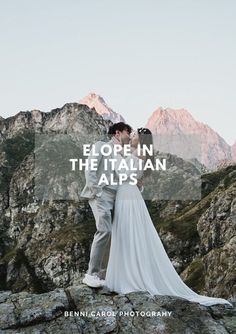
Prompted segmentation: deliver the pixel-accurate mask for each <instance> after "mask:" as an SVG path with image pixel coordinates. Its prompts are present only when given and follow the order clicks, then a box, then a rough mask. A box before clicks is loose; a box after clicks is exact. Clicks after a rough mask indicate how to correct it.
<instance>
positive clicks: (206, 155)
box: [146, 107, 231, 168]
mask: <svg viewBox="0 0 236 334" xmlns="http://www.w3.org/2000/svg"><path fill="white" fill-rule="evenodd" d="M146 127H147V128H149V129H150V130H151V131H152V133H153V134H154V135H161V136H162V137H163V138H169V137H168V136H170V135H171V136H177V137H175V138H180V140H181V139H182V138H186V135H187V136H188V135H190V134H191V135H195V136H196V139H197V138H198V140H197V141H199V144H200V146H201V147H200V151H201V152H200V153H201V157H200V158H199V159H200V162H201V163H203V164H204V165H205V166H207V167H209V168H214V167H215V165H216V163H217V161H219V160H230V159H231V148H230V147H229V145H228V144H227V143H226V142H225V141H224V139H223V138H222V137H220V135H219V134H218V133H217V132H215V131H214V130H213V129H211V128H210V127H209V126H208V125H207V124H205V123H201V122H199V121H197V120H195V119H194V118H193V116H192V115H191V114H190V113H189V112H188V111H187V110H186V109H184V108H181V109H172V108H165V109H164V108H162V107H159V108H157V109H156V110H155V111H154V112H153V113H152V115H151V117H150V118H149V119H148V122H147V124H146ZM165 136H166V137H165ZM189 138H191V137H189ZM163 140H164V139H163ZM184 140H185V139H183V140H182V145H183V147H182V149H184V147H185V145H184ZM159 141H160V139H159ZM157 144H158V143H157ZM173 144H174V142H173ZM158 145H159V144H158ZM170 153H172V152H170Z"/></svg>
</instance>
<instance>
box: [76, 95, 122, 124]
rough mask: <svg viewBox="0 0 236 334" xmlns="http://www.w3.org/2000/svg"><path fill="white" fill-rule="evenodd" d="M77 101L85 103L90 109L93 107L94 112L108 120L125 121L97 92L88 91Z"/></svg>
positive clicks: (114, 121)
mask: <svg viewBox="0 0 236 334" xmlns="http://www.w3.org/2000/svg"><path fill="white" fill-rule="evenodd" d="M79 103H81V104H85V105H87V106H88V107H89V108H90V109H92V108H94V109H95V110H96V112H97V113H98V114H99V115H101V116H102V117H103V118H104V119H105V120H110V121H112V122H113V123H118V122H125V120H124V118H123V117H122V116H121V115H120V114H118V113H117V112H115V111H113V110H112V109H111V108H110V107H109V106H108V105H107V104H106V102H105V100H104V99H103V97H101V96H100V95H98V94H95V93H90V94H89V95H87V96H85V97H84V98H82V99H81V100H80V101H79Z"/></svg>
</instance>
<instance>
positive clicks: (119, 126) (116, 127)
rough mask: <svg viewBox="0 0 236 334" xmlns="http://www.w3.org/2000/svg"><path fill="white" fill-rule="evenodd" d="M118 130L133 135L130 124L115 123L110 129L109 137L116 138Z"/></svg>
mask: <svg viewBox="0 0 236 334" xmlns="http://www.w3.org/2000/svg"><path fill="white" fill-rule="evenodd" d="M116 130H118V131H124V130H127V131H128V132H129V133H131V131H132V128H131V126H130V125H129V124H126V123H124V122H119V123H115V124H113V125H111V126H110V127H109V130H108V135H110V136H114V135H115V133H116Z"/></svg>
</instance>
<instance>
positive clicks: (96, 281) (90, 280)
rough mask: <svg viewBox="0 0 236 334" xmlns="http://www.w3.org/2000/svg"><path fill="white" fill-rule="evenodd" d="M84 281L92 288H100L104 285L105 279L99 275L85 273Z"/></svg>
mask: <svg viewBox="0 0 236 334" xmlns="http://www.w3.org/2000/svg"><path fill="white" fill-rule="evenodd" d="M82 282H83V283H84V284H87V285H88V286H90V287H91V288H99V287H102V286H104V283H105V280H103V279H100V278H99V277H98V276H97V275H89V274H85V277H84V278H83V280H82Z"/></svg>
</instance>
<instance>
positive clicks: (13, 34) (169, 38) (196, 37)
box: [0, 0, 236, 144]
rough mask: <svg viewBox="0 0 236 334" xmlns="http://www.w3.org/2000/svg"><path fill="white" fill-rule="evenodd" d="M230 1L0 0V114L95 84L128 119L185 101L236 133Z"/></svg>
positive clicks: (231, 136)
mask: <svg viewBox="0 0 236 334" xmlns="http://www.w3.org/2000/svg"><path fill="white" fill-rule="evenodd" d="M235 17H236V1H234V0H198V1H196V0H119V1H114V0H113V1H111V0H99V1H98V0H84V1H83V0H50V1H49V0H40V1H32V0H21V1H19V0H8V1H3V0H0V47H1V52H0V96H1V97H0V116H2V117H4V118H6V117H9V116H12V115H15V114H16V113H18V112H19V111H26V110H32V109H39V110H42V111H45V112H48V111H50V110H51V109H54V108H57V107H62V106H63V105H64V104H65V103H68V102H79V100H80V99H81V98H82V97H84V96H86V95H87V94H89V93H90V92H95V93H97V94H99V95H101V96H102V97H103V98H104V99H105V101H106V102H107V104H108V105H109V106H110V107H111V108H112V109H113V110H114V111H116V112H118V113H120V114H122V115H123V116H124V118H125V119H126V121H127V122H128V123H130V124H131V125H132V126H133V127H139V126H145V124H146V122H147V120H148V118H149V117H150V116H151V114H152V112H153V111H155V110H156V109H157V108H158V107H160V106H162V107H163V108H168V107H169V108H177V109H178V108H185V109H187V110H188V111H189V112H190V113H191V114H192V115H193V117H194V118H195V119H196V120H198V121H201V122H204V123H207V124H208V125H209V126H210V127H212V128H213V129H214V130H215V131H217V132H218V133H219V134H220V135H221V136H222V137H223V138H224V139H225V140H226V141H227V142H228V143H229V144H233V143H234V142H235V140H236V131H235V124H236V101H235V99H236V94H235V87H236V43H235V36H236V20H235Z"/></svg>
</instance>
